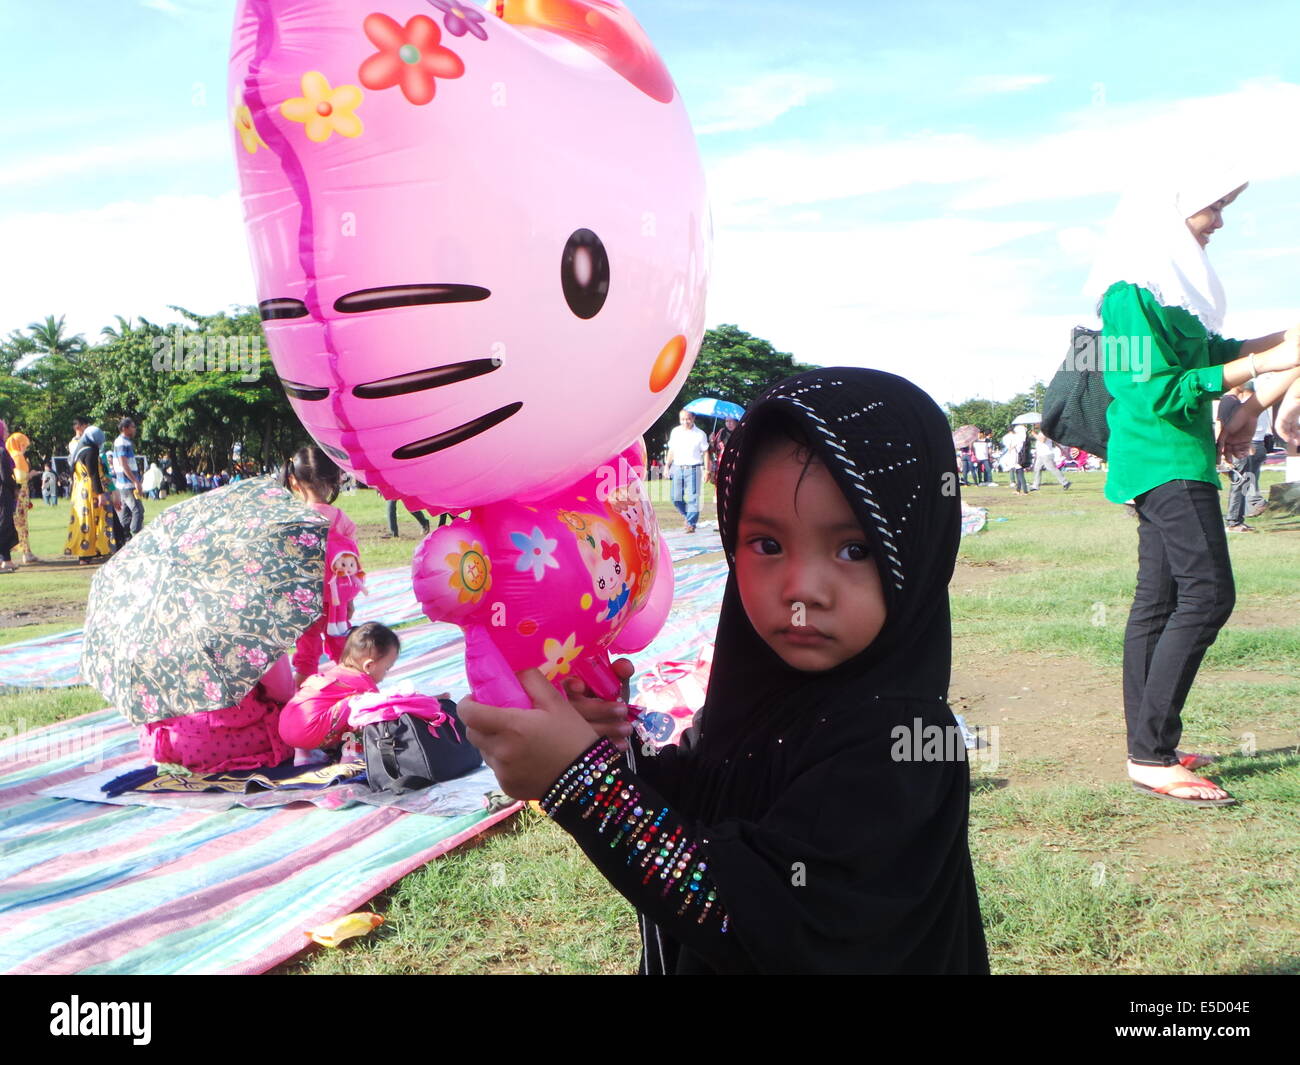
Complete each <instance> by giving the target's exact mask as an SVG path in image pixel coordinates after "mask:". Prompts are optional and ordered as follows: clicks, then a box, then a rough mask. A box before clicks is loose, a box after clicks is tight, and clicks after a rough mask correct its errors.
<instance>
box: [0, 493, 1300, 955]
mask: <svg viewBox="0 0 1300 1065" xmlns="http://www.w3.org/2000/svg"><path fill="white" fill-rule="evenodd" d="M1277 476H1278V475H1277V474H1276V473H1268V474H1266V475H1265V491H1267V485H1268V484H1269V483H1271V481H1273V480H1276V479H1277ZM1101 480H1102V478H1101V476H1100V475H1081V476H1078V477H1076V478H1075V487H1074V488H1072V489H1071V490H1070V492H1069V493H1062V492H1061V491H1060V489H1059V488H1057V487H1056V486H1055V485H1052V486H1050V487H1047V486H1045V487H1044V488H1043V490H1042V491H1040V492H1037V493H1034V494H1033V495H1030V496H1028V497H1017V496H1014V495H1013V494H1011V493H1010V492H1009V490H1008V489H1006V488H1005V487H1004V488H981V489H971V490H969V491H968V492H967V494H966V499H967V501H968V502H972V503H975V504H976V505H980V506H986V507H988V508H989V512H990V518H991V519H992V520H991V521H990V524H989V526H988V528H987V529H986V530H985V531H984V532H982V533H980V534H978V535H977V536H974V537H969V538H967V539H966V540H965V541H964V542H963V544H962V550H961V557H960V560H959V564H958V568H957V573H956V575H955V577H954V580H953V584H952V603H953V624H954V676H953V686H952V701H953V703H954V705H955V707H956V709H957V710H958V712H960V713H962V714H963V715H965V717H966V718H967V720H968V722H969V723H971V724H973V725H978V726H981V727H982V728H983V729H984V734H985V736H986V738H987V739H988V741H989V744H990V745H989V747H988V748H987V749H986V751H985V752H984V754H985V757H984V758H982V759H980V760H978V761H976V762H975V763H974V764H973V766H972V775H973V778H974V783H973V788H972V799H971V801H972V820H971V846H972V850H973V853H974V856H975V862H976V875H977V877H978V879H979V883H980V890H981V905H982V907H983V912H984V920H985V926H986V931H987V934H988V939H989V948H990V953H991V955H992V961H993V968H994V971H995V972H1000V973H1189V974H1190V973H1300V947H1297V946H1296V943H1297V942H1298V941H1300V878H1298V877H1297V858H1296V856H1297V854H1300V817H1297V814H1300V754H1297V744H1300V620H1297V619H1296V617H1295V611H1294V604H1295V603H1296V601H1297V592H1300V521H1297V520H1296V519H1291V518H1278V519H1273V518H1270V517H1269V516H1267V515H1265V516H1263V517H1261V518H1259V519H1258V520H1257V521H1256V524H1257V525H1258V526H1259V528H1260V530H1261V531H1260V532H1259V533H1258V534H1255V535H1249V534H1246V535H1237V536H1234V537H1233V538H1232V540H1231V548H1232V552H1233V563H1234V567H1235V571H1236V575H1237V584H1238V600H1237V610H1236V613H1235V614H1234V616H1233V619H1232V621H1231V622H1229V625H1228V628H1227V629H1225V630H1224V632H1223V633H1222V634H1221V635H1220V637H1219V640H1218V642H1217V643H1216V644H1215V646H1214V647H1212V648H1211V649H1210V652H1209V654H1208V655H1207V657H1206V661H1205V666H1204V668H1203V670H1202V673H1201V676H1200V679H1199V680H1198V681H1197V684H1196V686H1195V687H1194V688H1193V690H1192V694H1191V698H1190V700H1189V702H1188V706H1187V709H1186V712H1185V714H1184V721H1185V725H1186V732H1185V735H1184V742H1183V747H1184V749H1195V750H1198V751H1205V752H1209V753H1214V754H1218V755H1222V756H1224V758H1223V760H1222V761H1221V763H1220V765H1219V766H1218V767H1217V769H1216V772H1215V775H1216V777H1217V779H1218V780H1220V782H1222V783H1223V784H1224V786H1226V787H1227V788H1228V789H1229V790H1230V791H1232V793H1233V794H1234V795H1236V796H1237V797H1238V798H1239V799H1241V800H1242V805H1240V806H1238V807H1233V808H1229V809H1221V810H1197V809H1193V808H1188V807H1183V806H1180V805H1178V804H1176V803H1172V802H1159V801H1155V800H1152V799H1150V798H1148V797H1145V796H1141V795H1139V794H1137V793H1136V792H1134V791H1133V790H1132V789H1131V788H1130V787H1129V786H1128V784H1127V782H1126V779H1125V776H1124V728H1123V712H1122V703H1121V698H1120V689H1119V663H1120V641H1121V637H1122V632H1123V626H1124V621H1125V616H1126V613H1127V609H1128V602H1129V599H1130V597H1131V595H1132V586H1133V577H1134V573H1135V570H1136V558H1137V553H1136V524H1135V523H1134V522H1133V521H1132V520H1131V519H1130V518H1128V517H1127V516H1126V515H1125V513H1124V512H1123V510H1122V509H1121V508H1118V507H1114V506H1111V505H1108V504H1106V503H1105V502H1104V501H1103V500H1102V497H1101ZM710 499H711V496H710ZM341 505H342V506H343V507H344V509H345V510H347V511H348V512H349V513H350V514H351V515H352V516H353V518H354V519H355V520H356V521H357V522H358V524H359V525H360V526H361V529H362V535H363V543H362V551H363V554H364V555H365V557H366V563H367V568H368V569H380V568H383V567H385V566H393V565H401V564H405V563H406V562H407V561H408V560H409V558H410V552H411V550H412V548H413V547H414V546H415V537H416V534H417V533H418V531H419V530H418V527H417V526H416V525H415V523H414V520H413V519H411V518H409V517H407V516H405V515H403V516H402V517H401V518H400V520H401V522H402V532H403V537H404V539H402V540H398V541H393V540H380V539H378V535H379V533H380V532H381V531H383V520H384V512H383V503H382V501H381V500H379V499H378V498H377V497H375V496H374V495H373V493H369V492H363V493H357V494H356V495H353V496H345V497H344V498H343V500H342V502H341ZM159 506H160V504H151V507H150V509H149V511H148V514H149V516H150V517H152V516H153V514H154V513H156V512H157V508H158V507H159ZM657 509H658V510H659V515H660V519H661V521H662V523H663V524H664V525H665V526H666V527H669V528H676V527H679V526H680V518H678V516H677V514H676V512H675V511H674V510H673V509H672V507H671V505H669V504H667V503H662V504H660V505H658V506H657ZM42 510H43V507H42V504H40V503H38V504H37V508H36V510H34V511H33V512H32V514H33V516H34V517H36V522H35V523H34V528H35V529H36V531H35V532H34V537H33V539H34V543H33V547H34V549H35V550H36V552H37V553H38V554H40V555H42V556H45V557H54V556H55V554H56V552H55V550H54V540H55V539H57V540H58V548H59V549H60V550H61V544H62V531H61V528H60V527H59V526H60V524H61V523H60V522H59V521H58V520H57V519H58V518H60V517H62V518H63V519H64V520H66V514H64V513H63V512H62V510H60V512H59V514H55V513H54V512H50V513H49V514H48V515H47V514H43V513H42ZM713 516H714V510H713V507H712V504H711V502H709V503H707V504H706V507H705V510H704V518H705V519H708V518H710V517H713ZM47 545H48V546H47ZM89 576H90V575H89V574H88V573H85V572H76V571H75V570H74V571H72V572H67V571H65V569H64V568H63V567H47V568H42V567H34V568H32V569H31V570H29V571H27V572H26V573H21V572H20V573H19V574H16V575H13V576H3V577H0V624H7V625H9V626H10V627H9V628H7V629H6V630H5V631H4V632H3V633H2V634H0V641H4V640H9V639H19V638H27V637H28V636H31V635H36V634H38V633H39V632H41V631H61V630H63V629H65V628H70V627H73V626H75V625H77V624H79V623H80V608H81V604H82V603H84V598H85V593H86V587H87V585H88V583H89ZM39 603H46V604H49V605H48V607H40V608H39V609H40V610H44V613H40V614H39V615H38V616H37V617H34V618H32V620H31V622H30V623H27V624H24V623H23V617H22V616H20V615H21V614H22V613H23V612H25V613H26V615H27V616H29V617H30V616H31V614H32V613H33V604H39ZM100 705H101V702H100V699H99V697H98V696H97V695H96V694H94V693H92V692H90V691H88V690H87V689H84V688H82V689H74V690H69V691H62V692H53V693H50V692H46V693H38V694H35V695H9V696H0V727H3V726H8V727H15V726H20V727H26V728H32V727H36V726H37V725H41V724H45V723H47V722H50V721H54V720H59V719H62V718H65V717H70V716H74V715H76V714H78V713H84V712H86V711H89V710H95V709H99V707H100ZM844 801H846V802H854V803H857V804H859V806H860V809H861V816H862V817H863V818H869V817H871V816H872V804H871V796H870V795H859V796H846V797H845V799H844ZM375 905H376V907H377V908H378V909H379V910H380V912H383V913H384V914H385V915H386V917H387V923H386V924H385V925H383V926H382V927H381V928H380V929H379V930H378V932H377V933H375V934H373V935H372V936H370V937H368V938H367V939H366V940H364V941H360V942H353V943H352V944H350V945H349V946H348V947H347V948H345V949H343V950H340V951H332V952H330V951H325V950H323V949H317V951H316V953H313V954H310V955H305V956H303V957H301V958H300V959H298V960H296V961H295V962H293V963H291V964H289V965H286V966H284V967H283V968H282V970H281V971H285V972H305V973H453V972H547V973H550V972H554V973H559V972H566V973H619V972H627V971H629V970H631V969H632V968H633V967H634V966H635V964H636V956H637V944H636V936H635V926H634V921H633V915H632V911H631V909H630V908H629V907H628V906H627V905H626V904H625V903H624V902H623V901H622V899H621V898H619V897H618V896H617V895H614V894H612V892H611V891H610V889H609V888H608V887H607V885H606V883H605V881H604V880H603V878H602V877H600V876H599V875H598V874H597V873H595V872H594V871H593V869H592V867H591V866H590V865H589V863H587V862H586V860H585V859H584V858H583V857H582V855H581V853H580V852H579V851H578V850H577V848H576V847H575V846H574V845H573V844H572V843H571V842H570V841H569V839H568V837H567V836H565V835H564V833H562V832H561V831H560V830H558V829H557V828H555V827H554V826H553V825H551V824H550V823H549V822H548V821H547V820H545V819H544V818H541V817H539V816H537V815H535V814H533V813H531V812H525V813H524V814H522V815H521V816H519V817H517V818H515V819H513V820H512V821H511V822H508V823H506V824H503V825H499V826H497V827H496V828H494V829H493V830H490V831H489V832H488V833H486V834H485V835H484V836H482V837H479V838H478V839H477V840H475V841H473V842H472V843H471V844H469V845H467V846H465V847H462V848H460V849H459V850H458V851H456V852H454V853H453V854H451V855H448V856H446V857H444V858H440V859H438V860H436V861H434V862H431V863H430V864H429V865H427V866H426V867H424V868H423V869H421V870H419V871H417V872H416V873H413V874H412V875H410V876H408V877H406V878H405V879H403V880H402V881H401V882H400V883H399V884H397V885H395V886H394V887H393V888H392V889H391V890H390V891H388V892H387V893H386V894H385V895H384V896H383V897H381V898H380V899H378V900H376V903H375Z"/></svg>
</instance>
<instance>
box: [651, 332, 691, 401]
mask: <svg viewBox="0 0 1300 1065" xmlns="http://www.w3.org/2000/svg"><path fill="white" fill-rule="evenodd" d="M685 358H686V338H685V337H684V336H681V335H680V334H679V335H677V336H675V337H673V338H672V340H670V341H668V343H667V344H665V345H664V349H663V351H661V352H659V356H658V358H656V359H655V364H654V366H652V367H651V368H650V391H651V392H662V391H663V390H664V389H665V388H667V387H668V386H669V385H670V384H672V382H673V378H674V377H676V376H677V371H678V370H680V369H681V368H682V360H683V359H685Z"/></svg>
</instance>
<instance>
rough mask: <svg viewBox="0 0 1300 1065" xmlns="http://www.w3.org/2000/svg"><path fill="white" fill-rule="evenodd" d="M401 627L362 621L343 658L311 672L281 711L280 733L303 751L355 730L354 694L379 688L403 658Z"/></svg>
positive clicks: (337, 741)
mask: <svg viewBox="0 0 1300 1065" xmlns="http://www.w3.org/2000/svg"><path fill="white" fill-rule="evenodd" d="M400 650H401V641H400V640H399V639H398V638H397V633H395V632H393V630H392V629H390V628H388V627H387V626H385V625H381V624H379V622H377V621H368V622H366V624H364V625H358V626H357V627H356V628H355V629H353V630H352V632H351V633H350V634H349V635H348V638H347V641H346V643H345V644H344V647H343V654H342V656H341V658H340V660H339V663H338V664H337V665H334V666H330V667H329V669H327V670H325V672H324V673H318V674H316V675H315V676H312V677H308V678H307V680H306V681H305V682H304V683H303V685H302V687H301V688H299V689H298V693H297V694H296V695H295V696H294V697H293V698H292V699H290V700H289V703H288V705H286V706H285V708H284V710H283V711H281V713H280V738H281V739H282V740H283V741H284V742H285V743H286V744H287V745H288V746H290V747H296V748H299V749H300V750H301V751H307V750H311V749H312V748H324V749H329V748H333V747H338V746H339V745H340V744H341V743H342V742H343V735H344V733H346V732H351V731H352V730H353V729H352V723H351V721H350V720H349V718H348V713H349V710H350V709H351V703H352V699H353V698H354V697H355V696H357V695H362V694H367V693H370V692H376V691H378V690H379V684H380V682H381V681H382V680H383V679H384V677H385V676H386V675H387V673H388V671H389V670H390V669H391V668H392V666H393V663H394V662H396V661H397V655H398V653H399V652H400Z"/></svg>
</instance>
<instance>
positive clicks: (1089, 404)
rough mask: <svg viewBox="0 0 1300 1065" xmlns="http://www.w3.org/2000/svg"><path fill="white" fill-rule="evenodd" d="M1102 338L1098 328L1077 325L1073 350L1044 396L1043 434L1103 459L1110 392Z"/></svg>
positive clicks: (1072, 342) (1071, 341)
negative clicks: (1101, 354)
mask: <svg viewBox="0 0 1300 1065" xmlns="http://www.w3.org/2000/svg"><path fill="white" fill-rule="evenodd" d="M1100 338H1101V334H1100V333H1098V332H1097V331H1096V330H1095V329H1085V328H1084V327H1083V326H1075V327H1074V333H1073V336H1072V337H1071V340H1070V354H1069V355H1067V356H1066V358H1065V362H1063V363H1062V364H1061V368H1060V369H1059V370H1057V371H1056V376H1055V377H1053V378H1052V381H1051V384H1049V385H1048V386H1047V392H1046V393H1045V394H1044V396H1043V435H1044V436H1046V437H1047V438H1048V439H1049V440H1054V441H1056V442H1057V443H1058V444H1064V445H1065V446H1067V447H1077V448H1079V449H1080V450H1082V451H1086V452H1088V453H1089V454H1090V455H1097V456H1098V457H1100V458H1103V459H1104V458H1105V457H1106V444H1107V441H1108V440H1109V439H1110V426H1109V425H1108V424H1107V422H1106V409H1107V408H1108V407H1109V406H1110V403H1111V394H1110V389H1109V388H1107V387H1106V379H1105V377H1104V376H1103V375H1102V362H1101V358H1100V357H1099V356H1098V352H1097V348H1098V342H1099V340H1100Z"/></svg>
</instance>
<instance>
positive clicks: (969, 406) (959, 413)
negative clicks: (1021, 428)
mask: <svg viewBox="0 0 1300 1065" xmlns="http://www.w3.org/2000/svg"><path fill="white" fill-rule="evenodd" d="M1044 388H1045V386H1044V385H1043V384H1042V382H1038V383H1037V384H1036V385H1035V386H1034V391H1033V392H1021V393H1019V394H1017V395H1015V396H1012V397H1011V398H1010V399H1009V400H1006V401H1001V400H996V399H967V400H963V401H962V402H961V403H949V404H948V406H947V412H948V424H949V425H950V426H952V428H953V429H954V430H955V429H957V428H958V426H962V425H975V426H978V427H979V428H981V429H984V430H986V431H987V432H989V433H991V434H992V436H993V438H994V439H995V440H1000V439H1001V438H1002V437H1003V436H1005V435H1006V434H1007V431H1008V430H1009V429H1010V428H1011V423H1012V421H1014V420H1015V419H1016V418H1018V417H1020V415H1022V414H1027V413H1029V412H1030V411H1037V412H1039V413H1042V406H1041V403H1042V391H1043V389H1044Z"/></svg>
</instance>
